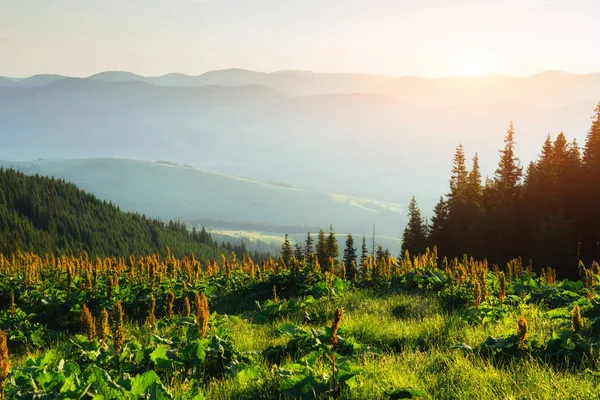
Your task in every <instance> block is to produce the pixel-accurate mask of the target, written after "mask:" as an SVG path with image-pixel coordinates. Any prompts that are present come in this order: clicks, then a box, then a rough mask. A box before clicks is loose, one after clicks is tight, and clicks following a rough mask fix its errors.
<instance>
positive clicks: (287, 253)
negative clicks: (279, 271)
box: [281, 233, 293, 265]
mask: <svg viewBox="0 0 600 400" xmlns="http://www.w3.org/2000/svg"><path fill="white" fill-rule="evenodd" d="M292 255H293V251H292V246H291V245H290V239H289V238H288V235H287V233H286V234H285V239H284V240H283V244H282V245H281V258H282V259H283V262H284V263H285V265H290V259H291V258H292Z"/></svg>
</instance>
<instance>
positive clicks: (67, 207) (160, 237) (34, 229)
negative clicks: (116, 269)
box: [0, 168, 244, 260]
mask: <svg viewBox="0 0 600 400" xmlns="http://www.w3.org/2000/svg"><path fill="white" fill-rule="evenodd" d="M0 188H2V190H1V191H0V253H4V254H15V253H17V251H19V250H23V251H35V252H38V253H40V254H56V255H59V254H79V253H81V252H84V251H85V252H86V253H87V254H88V255H89V256H90V257H97V256H99V257H106V256H128V255H130V254H153V253H160V254H165V253H166V251H167V247H168V248H170V249H171V251H172V252H173V254H176V255H179V256H183V255H184V254H190V253H191V252H194V254H195V255H196V257H198V258H200V259H202V260H204V259H208V258H218V257H219V255H220V254H221V253H222V252H223V251H226V252H230V251H231V250H233V247H231V246H228V248H226V249H225V248H223V249H222V248H220V247H219V246H217V244H216V243H214V242H213V240H212V239H211V237H210V235H208V234H207V233H206V232H196V231H194V232H189V231H188V229H187V227H186V226H185V225H184V224H181V223H177V222H172V221H171V222H169V223H168V224H165V223H163V222H161V221H158V220H152V219H149V218H146V217H144V216H142V215H141V214H134V213H125V212H123V211H121V210H120V209H119V208H118V207H116V206H114V205H112V204H110V203H108V202H105V201H101V200H99V199H98V198H96V197H95V196H94V195H92V194H89V193H86V192H84V191H82V190H81V189H79V188H77V187H76V186H75V185H73V184H71V183H66V182H64V181H62V180H57V179H53V178H47V177H41V176H37V175H36V176H28V175H25V174H23V173H19V172H16V171H14V170H10V169H7V170H5V169H2V168H0ZM201 233H202V234H201ZM236 250H237V251H238V252H240V253H242V252H243V251H244V250H243V249H241V248H236Z"/></svg>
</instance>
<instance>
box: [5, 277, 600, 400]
mask: <svg viewBox="0 0 600 400" xmlns="http://www.w3.org/2000/svg"><path fill="white" fill-rule="evenodd" d="M338 307H339V308H342V309H343V311H344V314H343V319H342V327H341V328H340V335H341V336H343V337H348V336H353V337H354V338H356V340H357V341H358V342H362V343H365V344H371V345H374V346H377V347H378V348H379V349H381V350H382V352H381V354H379V355H368V356H364V357H362V356H356V357H353V363H355V364H356V365H357V366H359V367H362V368H363V369H364V372H363V373H362V374H361V375H359V376H358V377H357V382H358V383H359V385H358V386H357V387H356V388H354V389H352V390H346V391H344V392H343V393H342V398H348V399H386V398H389V397H387V396H386V395H385V394H384V391H385V390H386V389H399V388H408V387H411V388H414V389H420V390H423V391H425V392H426V393H427V394H428V395H429V396H430V398H434V399H589V398H597V396H598V393H600V378H599V377H598V376H597V374H595V373H592V372H590V371H596V370H597V366H596V365H595V364H594V362H592V361H589V360H588V361H584V363H583V365H580V366H569V365H566V366H564V365H563V366H560V367H557V366H552V365H549V364H547V363H544V362H542V361H539V360H536V359H533V358H521V359H513V360H508V361H494V360H492V359H485V358H481V357H477V356H474V355H473V354H471V353H467V352H464V351H463V350H460V349H451V348H450V347H451V346H452V345H454V344H456V343H459V342H464V343H466V344H468V345H470V346H473V347H475V346H477V345H478V344H479V343H481V342H482V341H483V340H485V339H486V338H487V337H488V336H501V335H507V334H511V333H514V332H515V331H516V321H517V318H518V316H519V315H524V316H526V318H527V320H528V321H529V332H530V334H531V335H542V336H544V335H549V334H550V332H551V331H552V330H553V329H556V330H558V329H562V328H564V326H565V325H564V324H565V323H564V322H559V321H557V320H549V319H548V318H545V316H544V312H543V310H541V309H540V308H538V307H537V306H525V307H523V308H520V309H519V308H515V309H512V310H511V311H510V313H509V315H508V316H507V317H505V318H503V319H501V320H500V321H497V322H495V323H491V324H487V325H481V324H469V323H467V322H466V321H465V319H464V318H463V317H462V316H461V315H460V314H459V313H458V312H456V311H452V312H448V311H446V310H445V309H444V308H443V306H442V304H441V303H440V301H439V300H438V298H437V297H436V296H434V295H421V294H414V293H378V292H376V291H373V290H358V289H356V290H352V291H350V292H349V293H348V294H346V295H345V296H344V297H342V298H341V299H338V300H332V301H325V302H318V303H316V304H315V305H311V306H309V307H308V308H307V309H306V310H303V311H302V312H299V313H298V314H297V315H296V314H295V315H291V316H290V317H289V318H285V319H279V320H276V321H272V322H269V323H265V324H256V323H253V322H252V320H250V319H245V318H241V317H230V318H229V320H228V321H226V322H224V323H223V325H222V326H223V327H224V328H225V329H226V332H227V335H228V338H229V340H231V341H232V342H233V343H234V345H235V346H236V347H237V349H238V350H240V351H242V352H260V351H261V350H264V349H265V348H267V347H269V346H277V345H285V344H286V343H287V341H288V339H289V338H288V337H287V336H286V335H281V334H279V333H277V329H278V327H279V326H280V325H281V324H282V323H283V322H286V321H292V322H294V323H297V324H299V325H301V326H302V327H315V328H322V327H324V326H329V325H330V320H331V316H332V314H333V311H334V310H335V309H336V308H338ZM306 313H308V314H309V315H310V316H311V319H310V320H309V319H307V318H306V316H305V315H306ZM178 329H180V328H178V327H176V326H173V325H167V326H166V327H165V328H162V329H161V330H159V331H155V332H154V333H156V334H159V335H161V336H164V337H169V336H172V335H176V334H178V332H179V331H178ZM150 333H151V330H150V329H149V328H147V327H146V326H140V325H135V324H128V325H127V335H133V336H135V337H136V338H138V340H140V342H141V343H142V344H143V343H146V342H147V341H149V335H150ZM51 346H52V347H54V348H55V349H56V351H57V352H58V353H59V354H64V352H65V351H66V346H64V344H62V341H61V340H59V341H57V342H55V343H53V344H52V345H51ZM64 355H65V356H66V354H64ZM24 359H25V358H24V357H20V358H18V359H16V360H15V364H16V365H17V366H21V365H23V363H24ZM256 360H257V363H256V364H255V365H256V366H255V368H258V370H259V371H260V376H261V378H260V379H259V380H249V381H243V380H242V381H240V380H239V379H236V378H226V379H223V380H215V379H213V380H210V381H207V382H204V383H203V386H202V392H203V394H204V396H205V398H207V399H278V398H282V397H280V395H279V394H278V380H277V378H276V377H275V376H274V374H273V373H272V368H273V365H271V364H270V363H269V362H268V361H267V360H265V359H263V358H262V357H261V356H257V358H256ZM287 361H292V357H291V356H290V355H288V356H287ZM329 368H330V367H329V365H328V364H323V362H320V363H319V364H318V366H317V370H319V371H322V372H323V373H326V372H327V371H328V370H329ZM165 382H167V383H168V386H169V388H170V390H171V392H172V393H173V395H174V396H175V398H179V399H185V398H186V395H187V394H188V393H189V388H188V387H186V386H185V385H184V384H182V383H181V380H180V379H177V378H175V379H171V380H169V379H166V380H165Z"/></svg>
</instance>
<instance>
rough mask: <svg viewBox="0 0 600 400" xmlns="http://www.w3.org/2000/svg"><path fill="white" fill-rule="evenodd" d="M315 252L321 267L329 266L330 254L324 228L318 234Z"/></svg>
mask: <svg viewBox="0 0 600 400" xmlns="http://www.w3.org/2000/svg"><path fill="white" fill-rule="evenodd" d="M315 254H316V255H317V260H318V261H319V264H320V266H321V268H327V266H328V265H329V254H328V252H327V239H326V238H325V231H324V230H323V229H321V230H319V235H318V236H317V246H316V249H315Z"/></svg>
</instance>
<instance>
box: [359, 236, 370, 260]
mask: <svg viewBox="0 0 600 400" xmlns="http://www.w3.org/2000/svg"><path fill="white" fill-rule="evenodd" d="M368 255H369V249H368V248H367V237H366V236H365V235H363V237H362V246H361V247H360V266H361V267H362V266H363V265H364V264H365V260H366V259H367V256H368Z"/></svg>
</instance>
